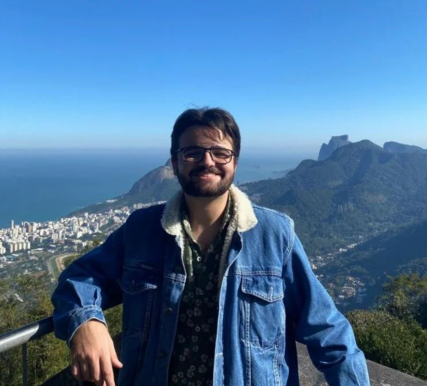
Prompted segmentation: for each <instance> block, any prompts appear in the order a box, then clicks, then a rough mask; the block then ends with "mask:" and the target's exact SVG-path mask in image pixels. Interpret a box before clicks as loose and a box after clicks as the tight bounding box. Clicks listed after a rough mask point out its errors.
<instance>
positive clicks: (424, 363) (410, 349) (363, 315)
mask: <svg viewBox="0 0 427 386" xmlns="http://www.w3.org/2000/svg"><path fill="white" fill-rule="evenodd" d="M347 317H348V319H349V321H350V323H351V324H352V326H353V329H354V332H355V335H356V340H357V343H358V345H359V347H360V348H361V349H362V350H363V351H364V353H365V355H366V357H367V358H368V359H370V360H372V361H374V362H378V363H381V364H383V365H385V366H389V367H392V368H394V369H396V370H400V371H403V372H405V373H408V374H412V375H414V376H416V377H419V378H422V379H426V380H427V329H426V328H427V323H426V322H427V278H426V277H424V278H423V277H421V276H419V275H416V274H413V275H401V276H398V277H396V278H393V279H392V280H390V281H389V282H388V283H386V284H385V285H384V287H383V294H382V295H381V296H380V298H379V299H378V309H377V310H375V311H362V310H358V311H352V312H350V313H348V315H347Z"/></svg>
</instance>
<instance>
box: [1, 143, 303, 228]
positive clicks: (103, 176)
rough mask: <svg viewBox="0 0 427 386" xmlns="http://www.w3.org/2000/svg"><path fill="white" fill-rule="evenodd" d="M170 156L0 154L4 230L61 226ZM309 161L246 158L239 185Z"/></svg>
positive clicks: (134, 152) (127, 152)
mask: <svg viewBox="0 0 427 386" xmlns="http://www.w3.org/2000/svg"><path fill="white" fill-rule="evenodd" d="M168 157H169V154H168V152H167V150H152V149H132V150H86V149H85V150H0V228H7V227H9V226H10V220H14V222H15V224H19V223H20V222H22V221H37V222H42V221H50V220H58V219H59V218H60V217H63V216H66V215H67V214H69V213H70V212H72V211H74V210H77V209H80V208H82V207H84V206H87V205H90V204H94V203H97V202H101V201H105V200H107V199H110V198H114V197H116V196H118V195H121V194H124V193H126V192H128V191H129V189H130V188H131V187H132V185H133V184H134V183H135V182H136V181H137V180H138V179H140V178H141V177H143V176H144V175H145V174H146V173H147V172H149V171H150V170H152V169H154V168H156V167H159V166H162V165H164V164H165V163H166V161H167V159H168ZM304 158H306V157H304V155H287V154H280V153H275V154H267V153H265V154H263V153H258V154H247V155H242V156H241V158H240V160H239V165H238V169H237V173H236V177H235V183H237V184H241V183H244V182H249V181H255V180H260V179H266V178H278V177H281V176H283V174H282V173H281V172H283V171H284V170H287V169H291V168H295V167H296V166H297V165H298V163H299V162H300V161H302V160H303V159H304Z"/></svg>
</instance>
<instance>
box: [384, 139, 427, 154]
mask: <svg viewBox="0 0 427 386" xmlns="http://www.w3.org/2000/svg"><path fill="white" fill-rule="evenodd" d="M384 150H385V151H387V152H389V153H419V154H427V149H423V148H421V147H418V146H413V145H404V144H403V143H398V142H392V141H390V142H386V143H385V144H384Z"/></svg>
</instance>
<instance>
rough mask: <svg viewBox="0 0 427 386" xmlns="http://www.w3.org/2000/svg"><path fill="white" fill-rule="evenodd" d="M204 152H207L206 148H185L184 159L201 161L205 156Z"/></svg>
mask: <svg viewBox="0 0 427 386" xmlns="http://www.w3.org/2000/svg"><path fill="white" fill-rule="evenodd" d="M203 154H205V149H202V148H197V147H195V148H192V149H185V150H183V152H182V155H183V156H184V159H185V160H186V161H189V162H199V161H200V160H201V159H202V158H203Z"/></svg>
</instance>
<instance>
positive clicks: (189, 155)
mask: <svg viewBox="0 0 427 386" xmlns="http://www.w3.org/2000/svg"><path fill="white" fill-rule="evenodd" d="M201 154H202V151H201V150H188V151H186V152H185V154H184V155H185V157H186V158H199V157H200V156H201Z"/></svg>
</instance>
